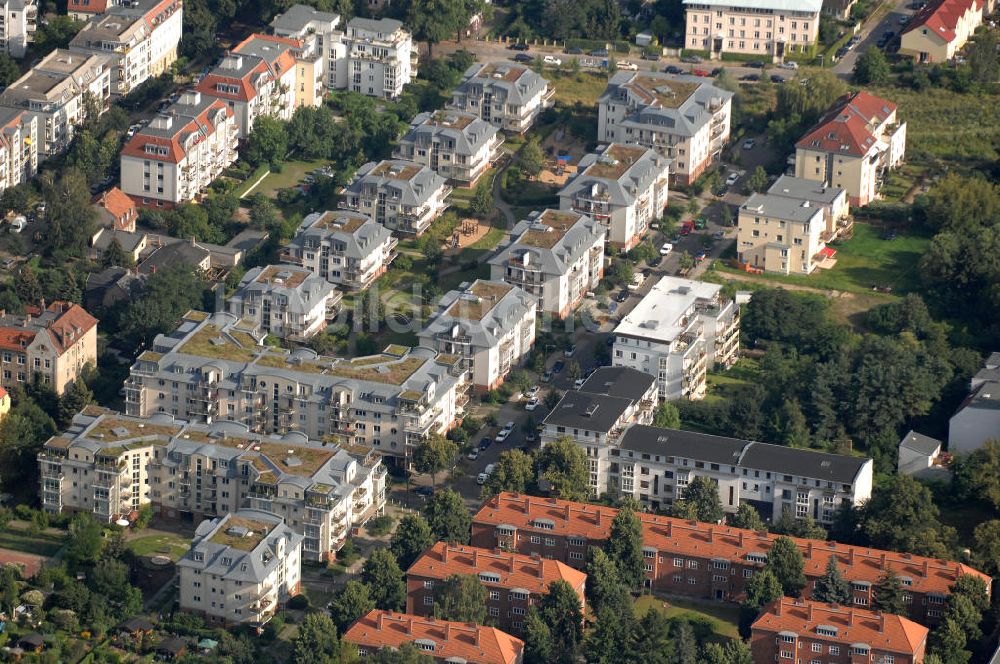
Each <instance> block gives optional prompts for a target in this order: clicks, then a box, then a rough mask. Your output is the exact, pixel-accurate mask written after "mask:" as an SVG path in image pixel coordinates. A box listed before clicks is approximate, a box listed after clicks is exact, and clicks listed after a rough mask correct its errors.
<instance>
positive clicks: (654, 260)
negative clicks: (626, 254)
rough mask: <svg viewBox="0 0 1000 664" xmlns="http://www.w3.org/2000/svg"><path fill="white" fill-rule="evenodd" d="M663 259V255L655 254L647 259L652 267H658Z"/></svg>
mask: <svg viewBox="0 0 1000 664" xmlns="http://www.w3.org/2000/svg"><path fill="white" fill-rule="evenodd" d="M662 260H663V256H653V258H651V259H650V260H648V261H646V264H647V265H649V266H650V267H656V266H657V265H659V264H660V261H662Z"/></svg>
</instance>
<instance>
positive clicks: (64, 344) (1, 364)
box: [0, 301, 97, 394]
mask: <svg viewBox="0 0 1000 664" xmlns="http://www.w3.org/2000/svg"><path fill="white" fill-rule="evenodd" d="M24 309H25V312H24V313H23V314H12V313H7V312H5V311H0V377H2V380H0V385H2V386H3V387H5V388H7V389H10V388H13V387H14V386H15V385H18V384H22V385H23V384H26V383H30V382H32V381H34V380H35V376H36V375H37V376H38V378H39V380H41V382H42V383H43V384H44V385H46V386H48V387H50V388H52V389H53V390H54V391H55V393H56V394H62V393H63V392H64V391H65V390H66V386H67V385H69V383H72V382H73V381H75V380H76V379H77V378H79V377H80V374H81V373H82V372H83V370H84V368H85V367H86V366H87V365H96V364H97V319H96V318H94V317H93V316H91V315H90V314H89V313H87V312H86V311H85V310H84V309H83V307H81V306H80V305H78V304H72V303H71V302H62V301H59V302H53V303H52V304H50V305H48V306H47V307H46V306H45V302H44V301H43V302H42V306H41V307H38V306H34V305H29V306H26V307H25V308H24Z"/></svg>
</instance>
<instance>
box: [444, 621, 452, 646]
mask: <svg viewBox="0 0 1000 664" xmlns="http://www.w3.org/2000/svg"><path fill="white" fill-rule="evenodd" d="M444 640H445V641H451V622H450V621H445V623H444Z"/></svg>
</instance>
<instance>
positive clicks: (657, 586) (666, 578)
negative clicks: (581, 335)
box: [471, 493, 991, 623]
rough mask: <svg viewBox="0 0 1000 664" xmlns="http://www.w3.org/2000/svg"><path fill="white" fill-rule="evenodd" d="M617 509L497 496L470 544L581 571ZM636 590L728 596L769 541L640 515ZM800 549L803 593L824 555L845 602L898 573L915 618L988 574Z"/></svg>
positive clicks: (754, 568) (829, 545)
mask: <svg viewBox="0 0 1000 664" xmlns="http://www.w3.org/2000/svg"><path fill="white" fill-rule="evenodd" d="M617 513H618V511H617V510H616V509H614V508H610V507H603V506H599V505H589V504H585V503H575V502H570V501H565V500H558V499H555V498H535V497H531V496H524V495H518V494H512V493H501V494H499V495H497V496H494V497H492V498H489V499H488V500H486V502H484V503H483V505H482V507H481V508H480V510H479V512H477V513H476V515H475V516H474V517H473V519H472V541H471V544H472V546H478V547H483V548H494V547H499V548H502V549H504V550H506V551H516V552H517V553H523V554H528V555H530V554H532V553H537V554H539V555H541V556H542V557H546V558H552V559H553V560H560V561H562V562H565V563H566V564H567V565H571V566H573V567H577V568H582V567H583V566H584V565H585V559H586V553H587V551H588V549H589V547H591V546H604V544H605V543H606V542H607V539H608V537H609V536H610V533H611V524H612V521H613V520H614V518H615V515H616V514H617ZM639 519H640V521H641V523H642V533H643V542H642V552H643V559H644V563H643V564H644V569H645V572H646V583H645V585H646V587H647V588H651V589H652V590H653V591H656V592H663V593H669V594H674V595H681V596H688V597H696V598H702V599H713V600H717V601H725V602H736V601H739V599H740V598H741V597H742V596H743V595H744V593H745V588H746V583H747V580H748V579H750V578H751V577H753V575H754V574H756V573H757V572H759V571H760V570H761V569H763V568H764V566H765V565H766V563H767V555H768V552H769V551H770V549H771V546H772V545H773V543H774V540H775V539H776V538H777V537H778V536H777V535H772V534H769V533H766V532H759V533H758V532H754V531H752V530H744V529H740V528H731V527H728V526H720V525H718V524H709V523H699V522H697V521H686V520H683V519H675V518H672V517H665V516H657V515H653V514H648V513H640V514H639ZM792 541H793V542H794V543H795V545H796V546H797V547H798V549H799V551H800V552H801V553H802V557H803V561H804V569H803V571H804V573H805V575H806V579H807V584H806V588H805V589H804V590H803V597H804V598H805V599H808V598H809V594H810V592H811V590H812V587H813V584H814V583H815V582H816V580H817V579H818V578H820V577H821V576H823V574H824V573H825V571H826V567H827V565H828V563H829V561H830V558H831V557H833V558H836V560H837V564H838V565H839V567H840V570H841V572H842V573H843V575H844V578H845V579H846V580H847V581H848V582H850V584H851V591H852V593H851V600H850V602H849V604H850V605H851V606H855V607H859V608H862V609H864V608H866V607H868V606H871V604H872V592H873V588H874V587H875V585H876V583H877V582H878V580H879V579H880V578H881V577H882V576H883V575H884V574H885V573H886V572H892V573H894V574H896V575H898V576H899V578H900V581H901V583H902V585H903V588H904V590H905V594H904V600H905V602H906V605H907V607H908V613H909V617H910V618H911V619H913V620H915V621H917V622H921V623H933V622H936V621H937V620H938V619H940V617H941V615H942V612H943V610H944V608H945V605H946V603H947V598H948V595H949V593H950V592H951V590H950V589H951V587H952V586H953V585H954V584H955V582H956V580H957V579H958V578H959V577H960V576H962V575H966V574H969V575H972V576H977V577H979V578H981V579H982V580H983V581H985V583H986V584H987V588H989V586H990V581H991V580H990V578H989V577H988V576H987V575H985V574H983V573H982V572H980V571H978V570H976V569H973V568H972V567H969V566H968V565H965V564H963V563H957V562H954V561H950V560H940V559H934V558H926V557H923V556H917V555H913V554H909V553H895V552H891V551H881V550H878V549H871V548H868V547H861V546H852V545H848V544H840V543H837V542H830V541H823V540H809V539H801V538H792Z"/></svg>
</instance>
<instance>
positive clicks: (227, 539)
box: [209, 516, 274, 551]
mask: <svg viewBox="0 0 1000 664" xmlns="http://www.w3.org/2000/svg"><path fill="white" fill-rule="evenodd" d="M273 525H274V524H272V523H269V522H267V521H254V520H253V519H246V518H243V517H238V516H230V517H229V519H227V520H226V522H225V524H223V527H221V528H219V529H218V530H216V531H215V534H214V535H212V537H211V539H209V541H210V542H212V543H213V544H221V545H222V546H228V547H232V548H234V549H239V550H240V551H253V550H254V549H256V548H257V546H258V545H259V544H260V543H261V542H262V541H263V540H264V538H265V537H267V533H268V530H269V528H270V527H271V526H273Z"/></svg>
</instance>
